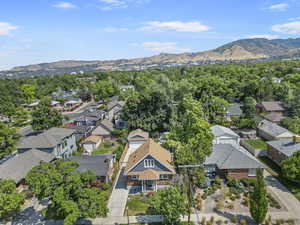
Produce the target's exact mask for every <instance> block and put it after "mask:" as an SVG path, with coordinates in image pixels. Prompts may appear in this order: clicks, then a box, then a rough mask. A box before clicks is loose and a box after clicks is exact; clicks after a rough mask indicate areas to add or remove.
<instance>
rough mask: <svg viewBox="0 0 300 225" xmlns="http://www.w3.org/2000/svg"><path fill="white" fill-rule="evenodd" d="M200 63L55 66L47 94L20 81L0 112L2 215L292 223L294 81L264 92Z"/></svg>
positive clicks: (298, 134) (298, 131) (298, 198)
mask: <svg viewBox="0 0 300 225" xmlns="http://www.w3.org/2000/svg"><path fill="white" fill-rule="evenodd" d="M255 66H257V65H256V64H255ZM200 68H201V69H203V68H202V67H200ZM204 68H205V69H206V70H207V72H208V73H214V72H215V70H212V68H214V67H212V68H211V67H207V68H206V67H204ZM221 68H222V70H224V71H227V65H224V67H221ZM238 68H239V69H240V67H238ZM254 68H256V67H254ZM258 68H260V65H259V66H258ZM218 69H219V70H220V68H218ZM199 70H200V69H199ZM237 71H239V70H237ZM284 71H285V70H283V71H282V73H284ZM197 72H198V68H197V67H191V68H182V69H181V70H180V69H177V70H176V71H175V72H174V71H173V70H171V72H170V71H169V70H167V71H154V72H153V71H151V76H153V77H151V76H150V75H149V76H148V75H147V74H144V73H143V72H139V73H141V74H139V75H136V76H138V77H139V78H136V80H134V79H133V77H132V76H131V75H132V74H131V72H128V74H127V73H125V72H124V73H121V72H120V74H121V75H122V76H121V75H120V74H115V73H112V74H107V73H99V74H98V73H94V74H91V75H90V76H92V77H94V78H95V79H76V76H77V75H76V74H72V75H70V76H71V77H69V75H62V76H61V77H60V76H57V77H53V78H51V79H53V80H54V81H52V82H53V83H54V84H57V85H58V84H63V83H64V84H67V82H71V81H72V82H75V83H74V84H72V85H70V87H68V88H65V89H62V88H56V89H55V90H52V89H51V90H49V91H48V93H49V94H47V95H46V96H39V95H38V91H37V89H35V88H34V86H33V85H32V84H28V85H32V86H30V87H29V86H28V85H27V86H25V87H23V86H22V85H24V84H23V83H22V82H23V81H22V82H21V84H20V85H21V87H22V88H23V89H25V90H26V91H27V92H26V91H24V93H23V96H27V97H26V98H28V99H25V97H24V102H26V103H22V104H20V105H17V106H16V108H13V111H15V112H14V113H11V112H10V114H6V113H5V111H3V110H2V111H1V117H0V119H1V121H0V143H1V144H2V145H0V150H1V151H0V157H1V158H0V184H1V186H0V196H3V199H4V197H5V202H4V201H3V202H2V201H1V200H0V218H1V220H0V222H1V224H13V225H17V224H18V225H19V224H22V225H23V224H24V225H27V224H29V225H33V224H67V225H72V224H108V225H113V224H151V225H152V224H157V225H159V224H178V225H180V224H201V225H212V224H217V225H219V224H230V225H234V224H239V225H243V224H251V225H252V224H264V225H268V224H276V225H277V224H299V222H300V217H299V215H300V186H299V179H300V176H299V171H300V170H298V169H299V162H300V155H299V154H300V122H299V117H298V115H299V113H300V110H299V109H300V100H299V99H300V98H299V96H298V95H297V92H296V90H297V88H296V87H297V85H296V84H295V85H294V86H291V87H290V88H291V89H293V90H294V92H295V97H294V98H293V99H291V98H288V97H289V95H287V96H286V95H284V96H279V94H278V93H279V92H275V93H273V92H272V91H271V90H269V89H267V90H265V89H264V88H265V86H261V87H260V88H261V92H264V95H263V96H261V95H258V94H257V92H255V91H253V92H249V93H248V92H247V91H246V90H247V88H246V86H247V84H248V83H247V82H248V81H247V82H246V81H245V82H244V85H245V86H240V87H235V86H234V87H233V86H232V84H230V85H229V84H227V83H226V82H229V81H230V80H231V79H235V78H230V79H229V78H228V77H226V76H227V75H226V76H225V78H222V76H219V75H218V74H217V73H216V74H215V75H214V76H215V77H212V76H210V75H209V76H208V75H207V76H206V75H205V76H204V75H201V76H203V77H201V76H200V77H193V76H194V75H192V74H193V73H197ZM183 74H189V76H191V77H193V78H187V77H184V78H183V77H182V76H185V75H183ZM224 74H227V73H225V72H224ZM81 75H82V74H81ZM235 75H236V76H238V72H236V74H235ZM74 76H75V77H74ZM78 76H79V75H78ZM105 76H107V77H105ZM115 76H116V77H115ZM119 76H120V77H119ZM123 76H124V77H123ZM126 76H128V77H126ZM172 76H174V77H176V79H178V81H176V79H175V78H173V77H172ZM285 76H286V77H287V78H286V79H287V80H288V81H285V80H284V79H282V81H281V82H280V83H278V82H275V81H273V79H272V82H273V83H271V84H272V85H274V88H277V85H283V84H284V85H287V83H288V84H290V83H292V82H295V80H294V78H293V79H291V78H289V76H290V75H289V74H287V75H285ZM56 79H58V80H56ZM60 79H63V80H62V81H63V82H62V81H61V82H60ZM132 79H133V80H132ZM186 79H196V80H197V82H194V83H193V82H187V81H186ZM218 79H224V80H223V82H220V81H219V80H218ZM227 79H228V80H229V81H227ZM125 80H126V82H125ZM225 80H226V82H225ZM265 80H266V79H259V82H264V81H265ZM255 81H256V80H255ZM10 82H16V81H15V80H12V81H10ZM76 82H79V83H78V84H77V85H78V87H77V86H76ZM215 82H219V83H218V86H221V87H222V88H220V89H218V86H215V87H214V89H212V88H211V85H212V84H214V83H215ZM234 82H235V83H236V80H234ZM149 83H150V84H149ZM151 83H152V84H151ZM173 83H174V84H176V85H175V86H174V85H173ZM54 84H52V85H54ZM46 85H48V84H46ZM191 85H195V86H194V87H193V86H191ZM227 85H228V86H227ZM47 88H51V87H48V86H47ZM280 88H282V87H280ZM28 89H29V90H30V92H29V91H28ZM236 89H237V90H236ZM31 90H36V91H35V93H34V95H33V94H32V93H31ZM25 94H27V95H25ZM31 94H32V96H30V95H31ZM28 96H29V97H30V98H29V97H28ZM270 96H271V97H270ZM11 98H12V97H11ZM0 99H1V96H0ZM76 99H77V100H76ZM7 104H8V103H7ZM15 104H17V103H15ZM9 107H10V105H9V104H8V105H6V109H7V110H8V109H9ZM0 110H1V108H0ZM2 114H3V115H2ZM3 187H4V188H3ZM8 203H9V204H8ZM1 207H2V208H1ZM258 212H259V215H262V216H261V217H258V216H257V214H258ZM170 221H171V222H170Z"/></svg>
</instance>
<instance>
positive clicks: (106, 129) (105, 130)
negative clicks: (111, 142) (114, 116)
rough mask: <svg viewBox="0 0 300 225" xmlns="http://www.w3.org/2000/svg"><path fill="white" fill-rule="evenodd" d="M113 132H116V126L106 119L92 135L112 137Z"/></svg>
mask: <svg viewBox="0 0 300 225" xmlns="http://www.w3.org/2000/svg"><path fill="white" fill-rule="evenodd" d="M113 130H114V124H113V123H112V122H110V121H109V120H107V119H104V120H102V121H101V123H100V125H99V126H97V127H96V128H95V130H93V132H92V134H93V135H100V136H105V135H110V134H111V132H112V131H113Z"/></svg>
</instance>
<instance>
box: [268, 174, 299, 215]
mask: <svg viewBox="0 0 300 225" xmlns="http://www.w3.org/2000/svg"><path fill="white" fill-rule="evenodd" d="M264 176H265V180H266V184H267V188H268V190H269V191H271V192H272V193H273V194H274V195H276V197H277V198H279V200H280V201H281V202H282V203H283V204H284V206H285V207H286V209H287V211H288V214H289V215H290V218H295V219H300V201H298V199H297V198H296V197H295V196H294V195H293V194H292V193H291V192H290V191H289V190H288V189H287V188H286V187H285V186H283V185H282V184H281V183H280V182H279V181H278V180H277V179H276V178H275V177H273V176H272V175H271V174H270V173H269V172H268V171H265V174H264Z"/></svg>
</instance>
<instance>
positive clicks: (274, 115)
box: [263, 112, 284, 122]
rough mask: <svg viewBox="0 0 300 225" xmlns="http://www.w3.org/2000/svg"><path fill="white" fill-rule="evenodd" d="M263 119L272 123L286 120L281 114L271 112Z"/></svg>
mask: <svg viewBox="0 0 300 225" xmlns="http://www.w3.org/2000/svg"><path fill="white" fill-rule="evenodd" d="M263 117H264V118H265V119H267V120H269V121H271V122H280V121H281V120H282V119H283V118H284V116H283V115H282V114H281V113H276V112H270V113H268V114H267V115H264V116H263Z"/></svg>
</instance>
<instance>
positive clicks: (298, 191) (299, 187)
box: [259, 156, 300, 201]
mask: <svg viewBox="0 0 300 225" xmlns="http://www.w3.org/2000/svg"><path fill="white" fill-rule="evenodd" d="M259 160H260V161H262V162H263V163H264V164H265V165H267V166H268V167H269V168H268V169H267V170H268V171H269V173H271V174H272V175H273V176H274V177H276V178H277V179H278V181H279V182H280V183H281V184H283V185H284V186H285V187H286V188H287V189H289V191H290V192H292V193H293V194H294V195H295V197H296V198H297V199H298V200H299V201H300V184H297V183H295V182H292V181H289V180H288V179H286V178H285V177H284V176H282V174H281V168H280V166H278V165H277V164H276V163H274V162H273V161H272V160H270V159H269V158H268V157H265V156H262V157H259Z"/></svg>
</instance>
